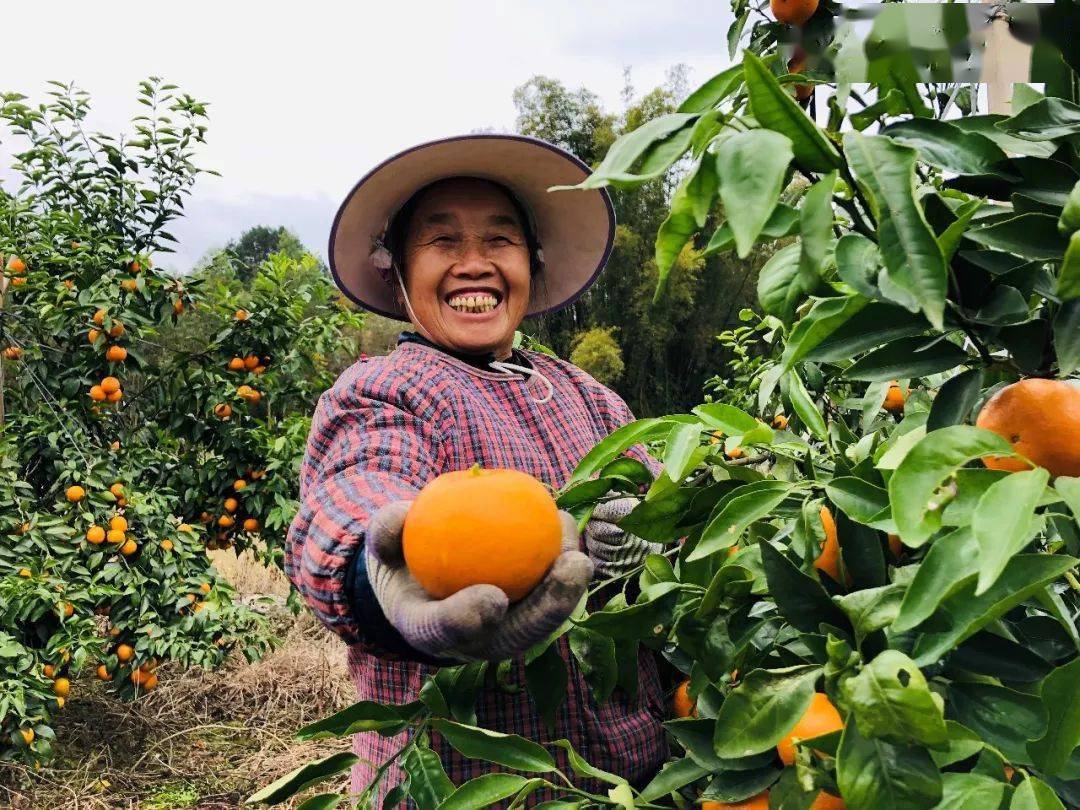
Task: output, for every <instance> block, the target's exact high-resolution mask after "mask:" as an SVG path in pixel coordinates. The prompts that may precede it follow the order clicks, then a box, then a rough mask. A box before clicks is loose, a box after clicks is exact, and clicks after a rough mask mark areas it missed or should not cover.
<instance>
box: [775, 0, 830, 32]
mask: <svg viewBox="0 0 1080 810" xmlns="http://www.w3.org/2000/svg"><path fill="white" fill-rule="evenodd" d="M769 8H770V10H771V11H772V14H773V17H775V18H776V21H777V22H782V23H784V24H785V25H795V26H801V25H804V24H805V23H806V21H807V20H809V19H810V18H811V17H813V16H814V12H815V11H817V8H818V0H769Z"/></svg>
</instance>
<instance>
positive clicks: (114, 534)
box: [105, 529, 127, 544]
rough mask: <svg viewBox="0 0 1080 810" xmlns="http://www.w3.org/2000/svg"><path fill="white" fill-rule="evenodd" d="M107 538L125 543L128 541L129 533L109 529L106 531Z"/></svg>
mask: <svg viewBox="0 0 1080 810" xmlns="http://www.w3.org/2000/svg"><path fill="white" fill-rule="evenodd" d="M105 539H106V540H108V541H109V542H110V543H118V544H119V543H124V542H126V541H127V535H126V534H124V532H123V531H121V530H119V529H109V531H107V532H106V533H105Z"/></svg>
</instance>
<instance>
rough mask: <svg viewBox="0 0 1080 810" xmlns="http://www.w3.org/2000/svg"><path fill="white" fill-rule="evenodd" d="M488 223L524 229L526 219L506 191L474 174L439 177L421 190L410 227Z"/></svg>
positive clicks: (417, 228) (489, 224)
mask: <svg viewBox="0 0 1080 810" xmlns="http://www.w3.org/2000/svg"><path fill="white" fill-rule="evenodd" d="M466 224H468V225H488V226H504V227H513V228H517V229H519V230H520V229H522V228H523V227H524V223H522V221H521V217H520V215H519V214H518V211H517V208H516V206H515V205H514V203H513V201H512V200H511V199H510V196H509V195H508V194H507V193H506V191H505V190H504V189H503V188H502V187H500V186H499V185H498V184H496V183H492V182H490V181H488V180H484V179H481V178H475V177H452V178H447V179H445V180H439V181H436V182H435V183H433V184H431V185H430V186H428V187H427V188H426V189H424V190H423V192H421V194H420V195H419V196H418V198H417V201H416V208H415V209H414V211H413V215H412V217H411V221H410V223H409V226H410V230H416V231H419V230H422V229H424V228H427V227H432V226H439V225H451V226H452V225H466Z"/></svg>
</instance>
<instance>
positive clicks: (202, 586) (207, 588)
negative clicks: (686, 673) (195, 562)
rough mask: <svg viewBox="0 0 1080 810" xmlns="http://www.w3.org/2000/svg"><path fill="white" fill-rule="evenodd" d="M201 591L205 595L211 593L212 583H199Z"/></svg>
mask: <svg viewBox="0 0 1080 810" xmlns="http://www.w3.org/2000/svg"><path fill="white" fill-rule="evenodd" d="M199 590H200V591H202V592H203V593H210V583H209V582H201V583H199Z"/></svg>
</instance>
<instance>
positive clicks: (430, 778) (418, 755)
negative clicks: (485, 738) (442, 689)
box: [401, 721, 454, 810]
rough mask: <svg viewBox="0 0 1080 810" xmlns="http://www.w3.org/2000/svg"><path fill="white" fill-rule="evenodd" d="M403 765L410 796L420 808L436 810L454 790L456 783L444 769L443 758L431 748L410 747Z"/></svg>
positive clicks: (421, 809) (422, 809) (420, 809)
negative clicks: (407, 776) (407, 779)
mask: <svg viewBox="0 0 1080 810" xmlns="http://www.w3.org/2000/svg"><path fill="white" fill-rule="evenodd" d="M446 722H449V721H446ZM401 765H402V768H404V770H405V773H407V774H408V775H409V796H411V797H412V799H413V801H415V802H416V806H417V808H419V810H435V808H437V807H438V806H439V805H440V804H442V802H443V800H444V799H446V797H448V796H449V795H450V794H451V793H453V792H454V783H453V782H451V781H450V777H448V776H447V775H446V771H445V770H443V764H442V760H440V759H439V755H438V754H436V753H435V752H434V751H432V750H431V749H430V748H420V747H413V748H410V749H409V750H408V751H407V752H406V753H405V756H404V757H403V758H402V762H401Z"/></svg>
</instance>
